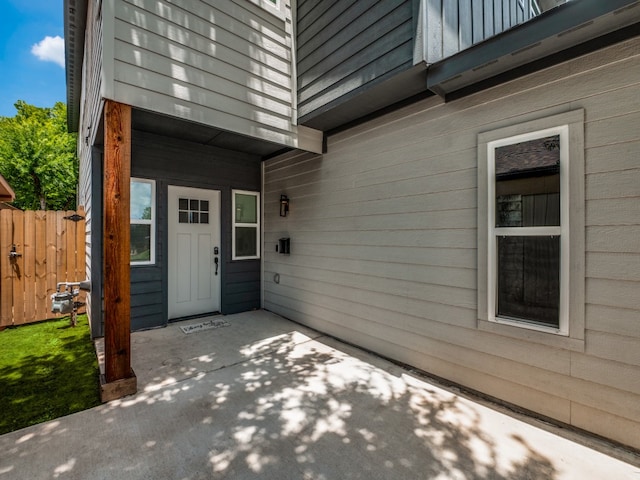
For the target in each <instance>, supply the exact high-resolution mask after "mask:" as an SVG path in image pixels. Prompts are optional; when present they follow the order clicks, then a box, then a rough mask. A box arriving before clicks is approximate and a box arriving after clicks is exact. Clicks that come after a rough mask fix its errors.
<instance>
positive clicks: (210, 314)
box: [167, 311, 222, 323]
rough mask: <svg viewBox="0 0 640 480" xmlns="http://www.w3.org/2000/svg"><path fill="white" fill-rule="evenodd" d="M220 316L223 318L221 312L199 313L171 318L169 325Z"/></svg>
mask: <svg viewBox="0 0 640 480" xmlns="http://www.w3.org/2000/svg"><path fill="white" fill-rule="evenodd" d="M218 316H222V313H220V312H219V311H215V312H207V313H197V314H195V315H187V316H186V317H178V318H170V319H169V320H168V322H167V323H176V322H184V321H185V320H195V319H197V318H205V317H218Z"/></svg>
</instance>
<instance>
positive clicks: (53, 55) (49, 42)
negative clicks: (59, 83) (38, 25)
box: [31, 35, 64, 68]
mask: <svg viewBox="0 0 640 480" xmlns="http://www.w3.org/2000/svg"><path fill="white" fill-rule="evenodd" d="M31 53H33V54H34V55H35V56H36V57H38V58H39V59H40V60H42V61H44V62H54V63H57V64H58V65H60V66H61V67H62V68H64V39H63V38H62V37H60V36H58V35H56V36H55V37H49V36H46V37H44V39H43V40H41V41H40V42H38V43H36V44H35V45H34V46H33V47H31Z"/></svg>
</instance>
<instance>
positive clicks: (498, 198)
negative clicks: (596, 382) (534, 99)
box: [478, 110, 584, 340]
mask: <svg viewBox="0 0 640 480" xmlns="http://www.w3.org/2000/svg"><path fill="white" fill-rule="evenodd" d="M478 153H479V160H478V318H479V320H480V322H481V324H480V326H481V327H483V328H485V329H488V330H494V331H495V330H496V329H500V328H502V327H501V326H504V327H505V328H507V330H500V331H501V333H502V332H503V331H511V332H512V333H513V331H514V330H513V328H511V327H515V328H516V329H520V330H523V329H524V330H531V331H537V332H540V334H549V333H552V334H557V335H560V336H565V337H571V338H574V339H578V340H582V339H584V112H583V110H578V111H574V112H569V113H566V114H561V115H556V116H553V117H549V118H546V119H541V120H536V121H532V122H527V123H524V124H520V125H515V126H511V127H506V128H502V129H499V130H495V131H492V132H487V133H483V134H481V135H480V136H479V142H478ZM483 321H484V322H487V323H486V324H484V325H483V324H482V322H483ZM489 324H493V325H495V326H491V325H489ZM509 328H511V330H508V329H509ZM532 335H534V337H535V335H536V334H532ZM527 338H528V339H531V338H532V337H531V335H529V336H528V337H527ZM539 338H542V337H539Z"/></svg>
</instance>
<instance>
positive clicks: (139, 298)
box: [131, 132, 260, 330]
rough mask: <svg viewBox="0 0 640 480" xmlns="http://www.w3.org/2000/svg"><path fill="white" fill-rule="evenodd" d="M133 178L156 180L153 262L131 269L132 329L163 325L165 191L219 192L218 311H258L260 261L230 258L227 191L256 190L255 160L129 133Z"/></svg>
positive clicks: (202, 147)
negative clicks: (171, 188) (182, 188)
mask: <svg viewBox="0 0 640 480" xmlns="http://www.w3.org/2000/svg"><path fill="white" fill-rule="evenodd" d="M131 157H132V162H131V163H132V166H131V175H132V177H140V178H148V179H153V180H155V181H156V206H157V209H156V228H157V230H156V264H155V265H152V266H146V265H145V266H133V267H132V268H131V328H132V330H140V329H144V328H151V327H157V326H162V325H164V324H166V322H167V300H166V299H167V282H168V280H167V275H168V273H167V263H166V258H167V235H168V232H167V189H168V186H169V185H181V186H188V187H195V188H207V189H214V190H220V191H221V205H220V210H221V218H220V221H221V232H222V236H221V245H220V247H221V251H222V252H223V261H222V264H221V267H220V269H221V273H222V285H221V311H222V313H225V314H227V313H236V312H242V311H246V310H252V309H255V308H259V307H260V261H259V260H250V261H232V260H231V217H230V212H231V190H232V189H243V190H254V191H259V190H260V158H259V157H255V156H252V155H247V154H244V153H238V152H233V151H229V150H223V149H219V148H214V147H208V146H204V145H198V144H194V143H190V142H184V141H180V140H176V139H171V138H166V137H161V136H157V135H153V134H149V133H143V132H134V136H133V146H132V155H131Z"/></svg>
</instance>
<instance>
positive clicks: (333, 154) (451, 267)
mask: <svg viewBox="0 0 640 480" xmlns="http://www.w3.org/2000/svg"><path fill="white" fill-rule="evenodd" d="M638 72H640V40H639V39H634V40H630V41H627V42H625V43H622V44H619V45H616V46H613V47H610V48H607V49H605V50H602V51H599V52H595V53H592V54H589V55H587V56H585V57H582V58H579V59H576V60H573V61H570V62H567V63H564V64H561V65H558V66H555V67H553V68H549V69H547V70H544V71H540V72H538V73H535V74H532V75H529V76H527V77H523V78H521V79H518V80H515V81H513V82H510V83H507V84H504V85H501V86H497V87H494V88H492V89H489V90H486V91H483V92H480V93H477V94H474V95H471V96H468V97H465V98H463V99H460V100H456V101H452V102H448V103H444V102H443V101H442V100H441V99H439V98H436V97H432V98H429V99H426V100H423V101H421V102H419V103H416V104H414V105H412V106H409V107H406V108H404V109H402V110H398V111H396V112H394V113H391V114H388V115H386V116H384V117H381V118H378V119H376V120H373V121H370V122H368V123H365V124H363V125H360V126H357V127H354V128H352V129H350V130H347V131H344V132H341V133H339V134H336V135H334V136H331V137H329V138H328V145H327V146H328V150H327V153H326V154H324V155H322V156H320V155H312V154H308V153H299V152H292V153H288V154H285V155H283V156H281V157H278V158H275V159H272V160H269V161H267V162H266V164H265V174H264V199H265V232H264V242H265V244H264V251H265V254H264V260H265V262H264V307H265V308H266V309H268V310H271V311H274V312H276V313H279V314H281V315H284V316H286V317H289V318H291V319H293V320H295V321H298V322H300V323H303V324H306V325H309V326H312V327H315V328H317V329H319V330H321V331H323V332H327V333H329V334H332V335H335V336H337V337H339V338H342V339H344V340H347V341H349V342H352V343H354V344H358V345H361V346H363V347H365V348H368V349H371V350H373V351H376V352H378V353H380V354H382V355H385V356H388V357H391V358H394V359H396V360H398V361H402V362H405V363H408V364H411V365H414V366H416V367H418V368H421V369H423V370H425V371H427V372H431V373H432V374H435V375H438V376H440V377H443V378H447V379H449V380H452V381H455V382H458V383H460V384H462V385H465V386H467V387H470V388H473V389H476V390H478V391H481V392H484V393H486V394H489V395H492V396H494V397H497V398H500V399H502V400H504V401H507V402H510V403H513V404H516V405H519V406H521V407H523V408H526V409H529V410H531V411H534V412H538V413H539V414H542V415H544V416H547V417H551V418H554V419H556V420H559V421H561V422H565V423H567V424H571V425H574V426H575V427H579V428H583V429H585V430H588V431H592V432H595V433H596V434H599V435H603V436H605V437H608V438H611V439H614V440H616V441H619V442H622V443H624V444H627V445H630V446H632V447H635V448H640V355H639V353H638V352H640V321H639V319H640V276H639V274H638V272H639V271H640V268H639V267H640V240H639V239H640V216H639V215H638V212H640V162H639V160H638V159H639V158H640V132H639V130H638V129H637V128H636V126H637V125H638V123H639V122H640V80H639V78H640V77H639V76H638ZM578 108H583V109H584V110H585V113H586V121H585V148H586V151H585V162H586V174H585V179H584V181H585V186H586V232H585V235H586V259H585V260H586V279H585V290H586V306H585V307H586V308H585V310H586V313H585V315H586V318H585V324H586V329H585V347H584V351H570V350H566V349H563V348H559V347H554V346H552V345H545V344H541V343H532V342H529V341H525V340H521V339H514V338H509V337H507V336H501V335H499V334H496V333H492V332H487V331H482V330H479V329H478V328H477V318H478V312H477V297H476V295H477V286H478V285H477V278H476V271H477V261H478V260H477V253H478V252H477V241H478V240H477V230H476V227H477V218H476V217H477V198H476V197H477V181H478V180H477V158H478V157H477V139H478V134H479V133H482V132H486V131H490V130H494V129H497V128H502V127H505V126H509V125H514V124H518V123H523V122H526V121H529V120H533V119H538V118H544V117H547V116H550V115H554V114H558V113H562V112H567V111H571V110H575V109H578ZM282 193H285V194H287V195H288V197H289V198H290V204H291V207H290V214H289V216H288V217H286V218H281V217H279V215H278V199H279V196H280V194H282ZM281 237H290V238H291V254H290V255H288V256H287V255H279V254H278V253H276V252H275V245H276V242H277V240H278V238H281ZM275 274H279V283H275V281H274V275H275Z"/></svg>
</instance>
